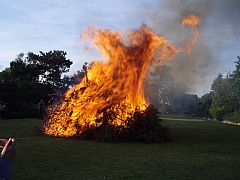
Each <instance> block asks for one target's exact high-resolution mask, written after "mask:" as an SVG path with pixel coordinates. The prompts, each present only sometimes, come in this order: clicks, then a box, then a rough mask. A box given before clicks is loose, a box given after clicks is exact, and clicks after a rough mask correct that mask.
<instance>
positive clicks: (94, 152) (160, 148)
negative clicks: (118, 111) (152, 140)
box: [0, 116, 240, 180]
mask: <svg viewBox="0 0 240 180" xmlns="http://www.w3.org/2000/svg"><path fill="white" fill-rule="evenodd" d="M162 118H163V119H165V120H166V121H167V123H168V124H169V125H170V127H171V138H172V141H171V142H167V143H161V144H144V143H102V142H95V141H80V140H74V139H71V138H69V139H67V138H52V137H48V136H43V135H38V134H37V133H36V131H35V127H36V126H37V125H42V124H43V121H41V120H37V119H13V120H7V121H0V138H9V137H13V138H15V139H17V141H18V151H17V156H16V158H15V159H14V160H13V163H14V174H13V179H18V180H21V179H24V180H28V179H29V180H43V179H49V180H50V179H51V180H52V179H53V180H55V179H56V180H62V179H64V180H66V179H71V180H73V179H80V180H82V179H114V180H115V179H137V180H140V179H144V180H145V179H146V180H154V179H157V180H158V179H160V180H161V179H170V180H178V179H182V180H187V179H194V180H196V179H199V180H207V179H209V180H214V179H217V180H220V179H224V180H230V179H233V180H237V179H240V139H239V138H240V126H234V125H228V124H221V123H214V122H207V121H202V120H197V119H190V118H185V117H177V116H163V117H162Z"/></svg>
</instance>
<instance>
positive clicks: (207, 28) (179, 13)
mask: <svg viewBox="0 0 240 180" xmlns="http://www.w3.org/2000/svg"><path fill="white" fill-rule="evenodd" d="M239 10H240V1H190V0H182V1H165V2H164V3H161V4H160V5H159V8H158V10H157V12H156V13H155V14H154V16H153V18H152V19H153V26H154V29H155V31H156V32H157V33H160V34H161V35H162V36H163V37H165V38H166V39H167V40H168V41H169V43H171V44H176V45H177V46H180V47H184V46H186V43H187V40H188V38H189V34H190V33H191V29H190V28H189V27H185V26H181V21H182V19H183V18H184V17H186V15H187V14H191V13H194V14H195V15H197V16H198V17H199V18H200V19H201V21H202V24H201V25H199V26H198V31H199V34H198V40H197V43H196V44H195V46H194V47H193V50H192V52H191V54H190V55H188V54H187V53H179V54H177V55H176V56H174V57H173V59H172V60H171V61H166V62H163V63H164V64H166V65H169V66H171V67H172V71H173V74H174V76H175V78H176V81H177V82H179V83H183V84H186V85H187V86H188V87H190V92H189V93H196V92H198V93H197V94H200V95H203V94H205V93H208V92H209V88H210V86H211V83H212V80H213V79H214V78H216V77H217V75H218V73H225V72H226V71H230V70H231V71H232V70H234V65H233V66H232V67H229V66H228V65H227V63H226V62H228V63H229V61H231V62H232V63H233V64H234V61H236V57H237V56H238V55H240V48H239V46H236V45H235V44H236V43H234V42H236V38H238V39H239V36H240V18H239V17H240V11H239ZM163 14H164V16H163ZM237 49H238V50H239V54H234V53H233V52H236V50H237ZM223 69H224V70H225V72H223V71H222V70H223Z"/></svg>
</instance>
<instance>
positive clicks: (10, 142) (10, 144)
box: [6, 138, 17, 148]
mask: <svg viewBox="0 0 240 180" xmlns="http://www.w3.org/2000/svg"><path fill="white" fill-rule="evenodd" d="M6 146H7V148H16V147H17V142H16V140H15V139H12V138H9V140H8V142H7V144H6Z"/></svg>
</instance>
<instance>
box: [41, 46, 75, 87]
mask: <svg viewBox="0 0 240 180" xmlns="http://www.w3.org/2000/svg"><path fill="white" fill-rule="evenodd" d="M66 55H67V53H66V52H64V51H57V50H54V51H49V52H47V53H43V52H42V51H40V56H39V63H40V65H41V66H42V67H43V70H44V71H43V74H42V81H43V82H45V83H49V84H51V85H52V86H53V87H56V88H61V87H63V86H64V84H65V81H62V74H63V73H66V72H69V70H70V66H71V65H72V61H70V60H69V59H66ZM65 79H66V76H65ZM65 79H64V80H65Z"/></svg>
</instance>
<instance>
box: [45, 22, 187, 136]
mask: <svg viewBox="0 0 240 180" xmlns="http://www.w3.org/2000/svg"><path fill="white" fill-rule="evenodd" d="M184 24H189V23H188V21H185V22H184ZM81 37H83V38H89V39H90V40H92V43H93V45H94V46H96V47H97V48H99V49H100V52H101V55H102V56H103V57H105V58H106V60H105V61H103V62H98V61H94V62H92V64H91V68H89V69H85V70H86V71H87V76H86V77H85V79H84V80H83V81H82V82H81V83H80V84H78V85H76V86H75V87H74V88H72V89H69V90H68V91H67V92H66V93H65V94H64V95H63V98H62V99H61V101H60V102H59V103H57V104H54V105H52V106H49V107H48V116H49V118H48V121H47V122H46V123H45V125H44V127H43V132H44V133H45V134H48V135H51V136H58V137H69V136H74V135H78V134H81V133H82V132H83V131H84V130H86V129H87V128H88V127H89V126H93V127H98V126H99V125H100V124H101V123H102V122H99V121H98V120H99V119H101V117H103V113H104V111H108V109H110V108H111V110H114V112H116V113H115V114H116V117H115V120H114V121H113V122H112V123H113V124H114V125H124V126H127V125H126V124H124V119H126V118H127V117H128V116H129V114H130V113H131V112H134V111H135V110H136V109H140V110H144V109H146V107H147V105H148V103H147V102H146V100H145V98H144V92H143V89H142V83H143V79H144V77H145V75H146V72H147V70H148V68H149V67H150V66H151V65H152V63H154V62H155V63H160V62H161V61H162V60H170V59H171V58H172V56H173V55H174V54H175V53H177V52H179V50H177V49H176V46H175V45H169V44H168V42H167V41H166V40H165V39H164V38H163V37H160V36H158V35H156V34H155V33H154V32H153V31H152V30H150V29H149V28H147V27H142V28H140V29H139V30H137V31H134V32H131V33H129V34H127V40H128V43H126V42H125V41H124V40H125V39H124V38H126V37H123V36H121V33H120V32H118V31H117V32H112V31H110V30H105V29H96V28H93V27H88V28H87V29H86V31H85V32H84V33H83V35H82V36H81ZM126 44H127V45H126Z"/></svg>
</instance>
